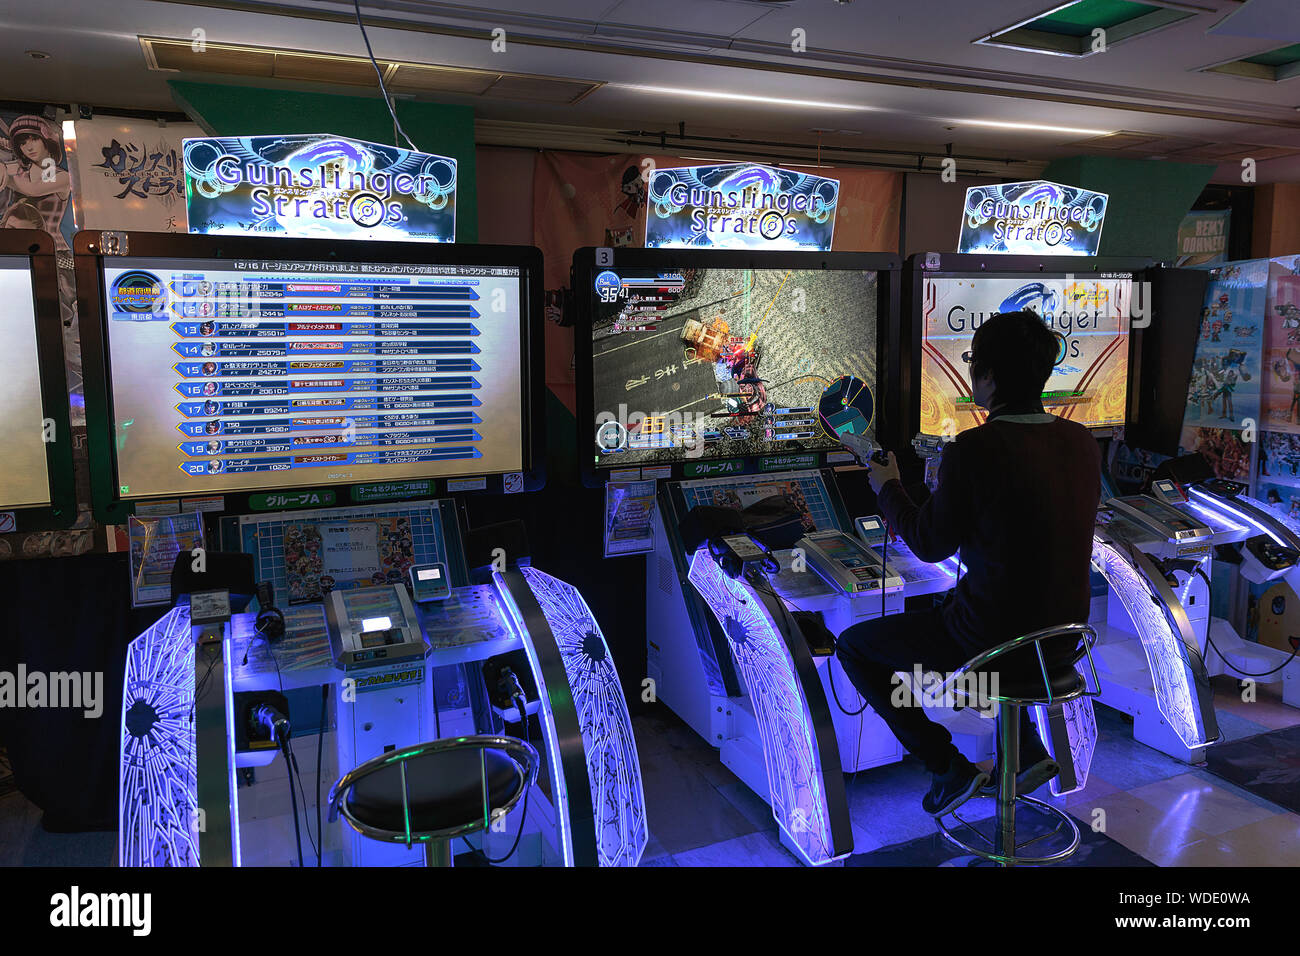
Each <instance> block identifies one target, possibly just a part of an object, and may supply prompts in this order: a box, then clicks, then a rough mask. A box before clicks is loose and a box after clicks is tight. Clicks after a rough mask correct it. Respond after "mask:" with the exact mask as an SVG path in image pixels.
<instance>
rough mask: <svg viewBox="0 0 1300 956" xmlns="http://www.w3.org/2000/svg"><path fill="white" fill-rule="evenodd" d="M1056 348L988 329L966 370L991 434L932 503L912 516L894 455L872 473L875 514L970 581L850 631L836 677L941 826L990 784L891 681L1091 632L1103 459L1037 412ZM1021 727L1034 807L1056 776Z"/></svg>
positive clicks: (958, 449)
mask: <svg viewBox="0 0 1300 956" xmlns="http://www.w3.org/2000/svg"><path fill="white" fill-rule="evenodd" d="M1059 348H1060V338H1059V337H1058V336H1057V334H1056V333H1054V332H1053V331H1052V330H1051V329H1049V328H1048V327H1047V325H1046V324H1045V323H1044V322H1043V320H1042V319H1041V318H1039V317H1038V316H1037V315H1036V314H1035V313H1033V312H1009V313H1003V314H1000V315H995V316H992V317H990V318H989V319H987V320H986V321H985V322H984V323H983V324H982V325H981V326H980V328H979V329H978V330H977V331H976V333H975V336H974V338H973V339H972V340H971V351H970V352H968V353H967V354H966V355H965V356H963V358H964V359H965V360H966V361H968V362H969V363H970V367H971V383H972V387H973V397H974V399H975V402H976V403H977V404H978V405H980V406H981V407H983V408H986V409H988V412H989V416H988V421H987V422H986V423H985V424H983V425H981V426H979V427H978V428H974V429H971V430H969V431H967V432H964V433H962V434H961V435H960V436H958V438H957V439H956V440H954V441H952V442H950V443H949V444H948V445H947V447H946V448H945V449H944V453H943V460H942V462H941V463H940V466H939V478H938V484H937V485H936V487H935V490H934V494H933V495H932V496H931V497H930V498H929V499H928V500H927V501H926V502H925V504H923V505H921V506H920V507H917V506H916V504H915V503H914V502H913V501H912V499H911V498H910V497H909V496H908V494H907V492H906V491H905V490H904V489H903V484H902V482H901V481H899V476H898V465H897V463H896V462H895V460H894V456H893V454H892V453H891V454H890V455H889V464H888V465H874V466H872V469H871V474H870V481H871V486H872V488H873V489H874V490H875V492H876V495H877V498H878V500H879V503H880V510H881V512H882V514H883V515H884V516H885V519H886V520H887V521H888V522H889V525H890V527H891V528H892V529H893V530H894V531H895V532H897V533H898V534H899V535H901V536H902V538H903V540H904V541H905V542H907V545H908V547H910V548H911V549H912V551H913V552H914V553H915V554H916V556H917V557H919V558H921V559H922V560H924V561H941V560H943V559H945V558H948V557H950V556H952V555H953V554H955V553H958V552H960V555H961V560H962V562H963V563H964V564H965V566H966V569H967V570H966V572H965V573H964V574H963V575H962V576H961V579H960V580H959V581H958V582H957V586H956V588H955V589H954V590H953V591H952V592H950V593H949V595H948V597H947V598H946V600H945V601H944V603H943V605H942V606H940V607H938V608H935V609H934V610H927V611H916V612H912V613H907V614H895V615H890V616H887V617H884V618H877V619H875V620H871V621H864V622H862V623H860V624H855V625H854V626H852V627H850V628H847V629H846V630H845V631H844V633H843V634H841V635H840V637H839V641H838V652H837V653H838V655H839V659H840V663H841V664H843V666H844V670H845V672H846V673H847V674H848V676H849V678H850V679H851V680H852V681H853V683H854V685H855V686H856V687H857V689H858V692H859V693H860V694H862V696H863V697H864V698H865V699H866V700H867V701H868V702H869V703H870V704H871V706H872V708H873V709H874V710H875V711H876V713H877V714H879V715H880V716H881V718H882V719H884V720H885V722H886V723H888V724H889V726H890V728H891V729H892V730H893V732H894V734H895V736H897V737H898V739H899V740H900V741H901V742H902V744H903V746H904V747H905V748H907V750H908V751H909V752H910V753H912V754H914V755H915V756H917V757H919V758H920V759H921V760H922V761H923V762H924V763H925V766H926V768H927V769H928V770H929V771H930V772H931V773H932V774H933V775H934V779H933V784H932V786H931V788H930V792H929V793H928V794H926V796H925V798H924V799H923V800H922V805H923V806H924V807H925V809H926V811H927V812H929V813H931V814H933V815H935V816H942V815H943V814H945V813H949V812H951V811H952V810H954V809H956V808H957V807H959V806H960V805H961V804H962V803H964V802H965V801H966V800H968V799H970V798H971V797H972V796H974V795H975V793H976V792H978V791H979V790H980V789H981V788H982V787H984V786H986V785H987V784H988V783H989V780H990V777H989V775H988V774H987V773H985V772H983V771H981V770H980V769H979V768H977V767H976V766H975V765H974V764H972V763H971V762H970V761H969V760H967V759H966V758H965V757H964V756H962V754H961V753H959V752H958V750H957V748H956V747H954V746H953V743H952V735H951V734H949V733H948V731H947V729H946V728H944V727H943V726H941V725H940V724H937V723H935V722H934V721H932V720H930V719H929V717H927V716H926V714H925V712H924V709H923V708H922V707H921V705H920V704H919V703H918V702H914V701H913V700H912V699H911V695H910V694H907V693H900V692H899V691H900V689H899V687H898V684H899V681H898V679H897V678H896V677H895V672H897V671H902V672H904V673H912V671H913V669H914V667H915V666H916V665H917V664H919V665H920V666H921V669H922V671H924V672H940V673H942V674H945V675H946V674H949V673H951V672H952V671H955V670H957V669H958V668H959V667H961V666H962V665H963V664H964V663H965V662H966V661H968V660H970V659H971V658H973V657H975V656H976V655H977V654H979V653H980V652H982V651H986V650H988V649H990V648H992V647H995V646H997V645H999V644H1002V643H1004V642H1006V641H1008V640H1011V639H1012V638H1015V637H1019V636H1021V635H1023V634H1028V633H1030V632H1032V631H1036V630H1040V629H1041V628H1045V627H1051V626H1053V625H1057V624H1068V623H1073V622H1083V621H1087V619H1088V608H1089V601H1090V596H1091V589H1090V583H1089V569H1090V561H1091V557H1092V534H1093V525H1094V522H1095V520H1096V514H1097V504H1098V499H1099V498H1100V496H1101V453H1100V451H1099V449H1098V447H1097V441H1096V439H1094V438H1093V437H1092V435H1091V434H1090V433H1089V432H1088V430H1087V429H1086V428H1084V427H1083V426H1082V425H1079V424H1077V423H1075V422H1070V421H1066V420H1064V419H1061V418H1057V417H1055V416H1053V415H1049V414H1047V413H1045V412H1044V411H1043V404H1042V392H1043V386H1044V385H1045V384H1046V382H1047V379H1048V377H1049V376H1050V375H1051V373H1052V368H1053V366H1054V365H1055V363H1056V358H1057V354H1058V350H1059ZM1062 642H1064V643H1065V644H1066V646H1064V647H1062V646H1060V644H1061V643H1062ZM1056 645H1057V646H1055V647H1052V646H1049V645H1048V644H1044V646H1043V650H1044V655H1045V657H1046V658H1047V663H1048V666H1049V667H1051V666H1052V665H1053V664H1054V663H1059V662H1060V661H1062V660H1065V659H1068V657H1069V656H1070V655H1072V653H1073V651H1074V650H1075V648H1076V647H1077V643H1076V642H1075V641H1074V640H1073V639H1072V638H1062V639H1060V640H1058V641H1057V642H1056ZM1011 656H1012V657H1015V658H1018V659H1019V660H1017V661H1007V660H1005V659H1004V661H1003V663H1002V665H1001V668H1000V669H1001V670H1002V672H1003V673H1007V674H1008V675H1009V674H1010V673H1011V672H1012V669H1013V668H1015V673H1016V675H1017V676H1023V675H1024V674H1025V673H1026V672H1025V671H1024V670H1023V669H1022V667H1023V666H1032V668H1033V671H1034V672H1035V673H1037V672H1038V671H1039V668H1038V657H1037V654H1035V653H1034V651H1033V650H1032V649H1029V650H1027V651H1016V652H1012V655H1011ZM993 667H994V669H998V665H996V664H995V665H993ZM900 698H901V699H900ZM896 699H899V700H898V702H897V703H895V700H896ZM981 703H982V702H981ZM1022 714H1025V716H1024V717H1023V720H1022V723H1021V733H1020V771H1019V773H1018V774H1017V777H1016V780H1017V790H1018V791H1019V792H1021V793H1028V792H1030V791H1032V790H1034V789H1037V788H1038V787H1040V786H1042V785H1043V784H1044V783H1046V782H1047V781H1049V780H1050V779H1052V777H1054V776H1056V774H1057V773H1058V772H1059V770H1060V768H1059V767H1057V765H1056V764H1055V763H1054V762H1053V761H1052V760H1051V759H1050V758H1049V756H1048V754H1047V752H1046V750H1045V749H1044V748H1043V745H1042V742H1041V741H1040V740H1039V738H1038V735H1037V734H1036V733H1035V732H1034V730H1033V725H1032V723H1031V722H1030V720H1029V718H1028V716H1027V713H1026V712H1025V711H1022Z"/></svg>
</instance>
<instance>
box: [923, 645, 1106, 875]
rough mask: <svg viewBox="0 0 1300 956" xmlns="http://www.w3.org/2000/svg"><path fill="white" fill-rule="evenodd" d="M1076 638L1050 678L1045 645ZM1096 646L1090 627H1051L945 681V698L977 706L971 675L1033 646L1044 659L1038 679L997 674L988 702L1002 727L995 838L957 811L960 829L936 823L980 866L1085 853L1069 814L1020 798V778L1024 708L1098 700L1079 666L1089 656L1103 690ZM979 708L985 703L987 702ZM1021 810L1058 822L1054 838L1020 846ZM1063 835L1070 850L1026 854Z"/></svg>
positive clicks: (990, 653)
mask: <svg viewBox="0 0 1300 956" xmlns="http://www.w3.org/2000/svg"><path fill="white" fill-rule="evenodd" d="M1071 636H1072V637H1074V638H1075V639H1076V640H1077V641H1078V642H1079V646H1078V647H1077V648H1076V650H1075V653H1074V655H1073V657H1072V658H1071V659H1070V660H1069V661H1068V662H1067V663H1066V664H1064V665H1060V666H1057V667H1055V668H1054V669H1053V671H1052V673H1048V668H1047V664H1046V661H1045V660H1044V658H1043V643H1042V642H1043V641H1047V640H1051V639H1052V638H1061V637H1071ZM1096 643H1097V632H1096V631H1095V630H1093V629H1092V627H1091V626H1089V625H1087V624H1062V625H1059V626H1057V627H1049V628H1045V629H1043V630H1041V631H1034V632H1033V633H1032V634H1025V635H1023V636H1021V637H1017V638H1015V639H1014V640H1010V641H1007V642H1006V643H1005V644H999V645H998V646H997V647H994V648H992V649H991V650H988V651H985V652H984V653H982V654H979V655H977V656H976V657H974V658H972V659H971V660H969V661H967V662H966V663H965V664H964V665H963V666H962V667H961V668H960V669H958V670H957V671H956V672H954V673H953V674H951V675H950V676H949V677H948V679H947V680H946V681H945V682H944V684H943V687H942V692H943V693H944V695H945V696H944V699H947V695H949V694H954V693H955V694H958V695H962V696H965V697H966V698H967V702H966V703H967V705H968V706H976V704H975V702H972V701H970V700H969V697H970V692H969V690H968V689H967V688H966V687H963V686H962V684H963V680H964V679H966V675H968V674H972V673H980V672H987V671H988V670H989V667H988V665H989V664H990V663H991V662H993V661H997V660H999V659H1000V658H1004V657H1005V655H1007V654H1009V653H1011V652H1013V651H1021V652H1022V653H1021V655H1020V656H1021V657H1023V656H1024V652H1027V651H1028V649H1029V647H1030V645H1032V646H1033V648H1034V650H1035V651H1036V652H1037V655H1038V671H1039V673H1038V674H1036V675H1033V676H1031V677H1021V676H1019V675H1014V674H1013V675H1011V676H1007V675H1005V674H1003V673H1002V672H1000V671H999V672H998V673H997V675H996V676H997V678H998V682H997V691H996V693H990V694H988V695H987V697H986V700H988V701H991V702H993V703H996V704H997V715H996V718H995V722H996V728H997V730H996V752H997V770H998V778H997V780H996V781H995V782H996V784H997V794H996V796H994V797H993V798H992V799H993V800H995V801H996V808H997V809H996V814H995V816H994V818H993V822H994V827H993V832H992V835H991V836H988V835H986V834H984V833H982V832H980V830H979V829H978V828H977V827H976V826H975V825H974V824H972V823H971V822H969V821H967V820H964V819H962V818H961V817H960V816H958V814H957V813H956V811H954V812H953V813H951V814H947V816H951V817H953V819H954V820H956V821H957V823H958V824H960V826H949V824H948V823H946V822H945V821H944V818H943V817H938V818H936V820H935V822H936V823H937V824H938V826H939V829H940V830H941V831H942V832H943V835H944V836H945V837H946V838H947V839H948V840H949V841H950V842H951V843H953V844H955V845H956V846H958V847H960V848H961V849H963V850H965V851H966V852H967V853H970V854H972V855H973V856H975V857H977V858H978V859H977V861H976V862H979V861H988V862H991V863H994V864H996V865H998V866H1014V865H1017V864H1023V863H1055V862H1057V861H1060V860H1064V859H1066V858H1067V857H1069V856H1072V855H1073V854H1074V852H1075V851H1076V850H1077V849H1078V848H1079V842H1080V836H1079V828H1078V827H1077V826H1076V825H1075V822H1074V820H1073V819H1072V818H1071V817H1070V816H1069V814H1067V813H1065V812H1063V811H1062V810H1060V809H1058V808H1057V807H1054V806H1052V805H1051V804H1050V803H1045V802H1043V801H1042V800H1035V799H1034V798H1032V797H1028V796H1023V795H1021V794H1018V793H1016V774H1017V773H1019V772H1020V709H1021V708H1022V707H1034V706H1043V707H1050V706H1052V705H1054V704H1064V703H1068V702H1069V701H1072V700H1077V699H1079V698H1080V697H1096V696H1097V694H1098V693H1099V691H1089V690H1088V684H1087V682H1086V681H1085V680H1084V679H1083V676H1082V675H1081V674H1079V672H1078V670H1076V669H1075V666H1074V665H1076V664H1078V663H1079V661H1081V660H1082V659H1083V658H1084V657H1085V656H1086V657H1087V659H1088V666H1089V667H1090V668H1091V670H1092V686H1093V687H1097V688H1100V686H1101V684H1100V683H1099V681H1098V679H1097V668H1096V665H1095V664H1093V660H1092V648H1093V645H1094V644H1096ZM978 703H979V704H983V703H984V701H979V702H978ZM1017 807H1019V808H1021V809H1028V810H1031V811H1033V812H1036V813H1040V814H1042V815H1044V816H1045V817H1047V818H1048V819H1050V820H1052V821H1053V822H1055V824H1056V827H1055V829H1054V830H1052V832H1050V833H1045V834H1042V835H1041V836H1038V837H1035V838H1033V839H1031V840H1027V841H1025V842H1024V843H1017V842H1016V809H1017ZM958 830H969V831H970V832H971V833H973V834H974V835H975V836H977V837H979V838H980V840H981V842H982V843H983V846H977V845H975V844H973V843H969V842H966V841H965V840H963V839H961V838H959V837H958V836H957V834H956V832H955V831H958ZM1058 833H1068V834H1069V843H1068V845H1066V846H1065V847H1064V848H1062V849H1057V850H1054V851H1051V852H1047V853H1041V854H1039V855H1031V854H1030V853H1027V852H1021V851H1023V850H1025V849H1026V848H1027V847H1029V846H1031V845H1032V844H1034V843H1038V842H1039V841H1040V840H1045V839H1048V838H1050V837H1053V836H1056V835H1057V834H1058Z"/></svg>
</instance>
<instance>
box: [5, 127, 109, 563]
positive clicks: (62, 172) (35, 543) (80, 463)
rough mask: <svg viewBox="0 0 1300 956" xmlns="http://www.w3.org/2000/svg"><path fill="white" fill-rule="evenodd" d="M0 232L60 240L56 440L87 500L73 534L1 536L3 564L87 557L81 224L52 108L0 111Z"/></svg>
mask: <svg viewBox="0 0 1300 956" xmlns="http://www.w3.org/2000/svg"><path fill="white" fill-rule="evenodd" d="M0 228H3V229H39V230H41V231H42V232H45V233H47V234H49V236H50V237H51V238H52V239H53V240H54V249H55V260H56V262H57V265H58V283H59V312H60V318H61V319H62V324H63V351H64V362H65V365H66V374H67V380H68V393H69V394H68V398H69V403H70V406H71V407H70V414H69V423H70V425H71V432H72V433H71V434H70V435H65V436H58V435H56V436H55V440H56V441H58V440H64V441H70V442H72V449H73V461H74V465H75V467H76V470H77V499H78V501H79V502H81V504H80V506H79V510H78V515H77V519H76V522H75V525H74V526H73V527H72V528H70V529H67V530H62V531H36V532H23V533H15V534H5V535H0V560H3V559H6V558H35V557H59V556H67V555H74V554H82V553H84V552H86V551H89V550H90V549H91V547H92V546H93V544H94V522H93V520H92V518H91V515H90V510H89V507H88V502H89V500H90V494H89V490H88V473H87V462H86V411H85V397H84V393H83V390H82V384H81V341H80V336H79V334H78V326H77V305H76V284H75V281H74V278H73V261H72V236H73V233H74V232H75V231H76V227H75V225H74V218H73V184H72V177H71V173H70V170H69V158H68V155H67V150H66V148H65V144H64V142H63V125H62V123H61V122H60V121H59V119H58V113H57V111H56V110H55V108H54V107H52V106H47V105H45V104H41V103H34V104H30V105H27V106H21V107H10V108H8V109H0Z"/></svg>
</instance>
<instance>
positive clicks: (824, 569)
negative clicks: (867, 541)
mask: <svg viewBox="0 0 1300 956" xmlns="http://www.w3.org/2000/svg"><path fill="white" fill-rule="evenodd" d="M795 547H796V548H802V549H803V551H804V554H806V555H807V557H808V563H809V564H810V565H811V566H812V568H813V570H814V571H816V572H817V574H818V575H820V576H821V578H822V580H824V581H825V582H826V583H827V584H829V585H831V586H832V587H835V588H838V589H840V590H841V591H844V592H846V593H848V594H861V593H862V592H864V591H879V590H881V589H882V588H884V589H885V590H886V591H893V590H895V589H898V588H901V587H902V586H903V578H902V576H901V575H899V574H898V573H897V572H896V571H894V570H893V569H892V568H885V567H883V566H882V564H881V561H880V556H879V555H877V554H876V553H875V552H874V551H872V550H871V549H870V548H867V547H865V546H864V545H862V544H860V543H858V542H857V541H856V540H855V539H853V538H851V537H849V536H848V535H847V534H844V533H843V532H841V531H814V532H813V533H812V534H807V535H804V536H803V537H802V538H800V539H799V541H798V543H797V544H796V545H795Z"/></svg>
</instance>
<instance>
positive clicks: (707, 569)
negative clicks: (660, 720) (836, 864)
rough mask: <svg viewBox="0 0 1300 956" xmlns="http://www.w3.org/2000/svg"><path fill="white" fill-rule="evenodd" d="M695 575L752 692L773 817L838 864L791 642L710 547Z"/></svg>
mask: <svg viewBox="0 0 1300 956" xmlns="http://www.w3.org/2000/svg"><path fill="white" fill-rule="evenodd" d="M688 576H689V578H690V581H691V583H692V584H693V585H694V586H695V587H696V589H697V590H698V591H699V592H700V595H701V596H702V597H703V598H704V601H705V603H706V604H707V605H708V606H709V608H710V609H711V610H712V611H713V613H714V616H715V617H717V619H718V624H719V625H721V627H722V630H723V632H724V633H725V634H726V635H727V644H728V645H729V646H730V648H731V653H732V656H733V657H734V658H735V661H736V665H737V667H738V668H739V670H740V672H741V676H742V677H743V678H744V681H745V687H746V688H747V689H748V691H749V699H750V702H751V703H752V705H753V707H754V716H755V717H756V718H757V721H758V729H759V734H760V735H761V737H762V742H763V759H764V762H765V764H766V767H767V780H768V788H769V802H770V803H771V805H772V816H773V817H775V818H776V822H777V824H778V825H779V826H780V827H781V829H782V830H783V831H785V834H786V836H787V837H788V838H789V839H790V840H791V841H792V843H793V844H794V846H795V847H797V848H798V851H799V852H800V854H802V856H803V857H804V858H805V859H806V860H807V861H808V862H809V863H811V864H814V865H816V864H821V863H828V862H830V861H831V860H832V859H835V856H834V850H833V847H834V842H833V840H832V837H831V823H830V813H829V811H828V809H827V803H826V794H825V793H824V792H823V787H822V770H821V758H820V752H819V750H818V747H817V743H816V736H815V734H814V732H813V727H812V718H811V716H810V715H809V712H808V706H807V702H806V701H805V700H804V697H803V694H802V692H801V689H800V684H799V681H798V678H797V676H796V672H795V664H794V661H793V660H792V659H791V657H790V652H789V650H788V649H787V648H786V646H785V641H784V640H782V638H781V634H780V632H779V631H778V630H777V627H776V624H775V623H774V622H773V621H772V619H771V617H769V616H768V614H767V612H766V611H765V610H764V608H763V606H762V603H761V602H760V601H759V600H758V599H757V597H756V596H755V595H754V594H753V592H751V591H750V590H749V588H748V587H747V586H746V585H745V584H744V583H743V582H741V581H739V580H736V579H733V578H729V577H727V576H726V575H725V574H723V573H722V569H721V568H719V567H718V565H717V564H716V563H715V562H714V561H713V559H712V558H711V557H709V555H708V552H707V551H706V550H703V549H701V550H700V551H697V552H695V555H694V556H693V557H692V558H691V569H690V573H689V575H688ZM833 772H835V773H839V772H840V768H839V767H838V766H836V767H834V768H833Z"/></svg>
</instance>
